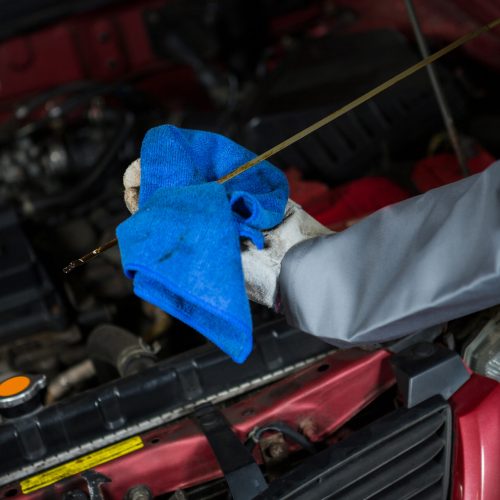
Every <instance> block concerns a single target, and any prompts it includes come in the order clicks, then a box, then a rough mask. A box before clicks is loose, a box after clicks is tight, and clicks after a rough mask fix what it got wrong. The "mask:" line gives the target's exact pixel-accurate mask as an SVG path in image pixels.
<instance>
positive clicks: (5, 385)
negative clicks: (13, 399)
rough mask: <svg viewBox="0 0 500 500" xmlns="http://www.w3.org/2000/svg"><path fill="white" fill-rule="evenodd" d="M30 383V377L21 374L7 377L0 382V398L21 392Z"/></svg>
mask: <svg viewBox="0 0 500 500" xmlns="http://www.w3.org/2000/svg"><path fill="white" fill-rule="evenodd" d="M30 384H31V379H30V378H28V377H25V376H23V375H18V376H16V377H11V378H8V379H7V380H4V381H3V382H1V383H0V398H7V397H9V396H15V395H16V394H19V393H21V392H23V391H24V390H25V389H27V388H28V387H29V385H30Z"/></svg>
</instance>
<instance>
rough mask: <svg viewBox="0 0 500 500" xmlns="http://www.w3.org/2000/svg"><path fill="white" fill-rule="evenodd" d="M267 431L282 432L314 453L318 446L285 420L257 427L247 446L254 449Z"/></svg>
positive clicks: (251, 434)
mask: <svg viewBox="0 0 500 500" xmlns="http://www.w3.org/2000/svg"><path fill="white" fill-rule="evenodd" d="M265 432H281V433H282V434H284V435H285V436H286V437H288V438H289V439H291V440H292V441H294V442H295V443H297V444H298V445H300V446H301V447H302V448H303V449H304V450H306V451H308V452H309V453H311V454H312V455H313V454H314V453H316V447H315V446H314V444H313V443H311V441H309V439H307V438H306V437H305V436H304V435H303V434H301V433H300V432H297V431H296V430H294V429H292V428H291V427H290V426H289V425H288V424H285V423H284V422H279V421H278V422H270V423H268V424H266V425H263V426H262V427H256V428H255V429H254V430H253V431H252V432H251V433H250V435H249V439H248V440H247V442H246V443H245V446H246V447H247V448H248V449H249V450H250V451H252V450H253V448H254V447H255V445H256V444H257V443H258V442H259V441H260V438H261V437H262V435H263V434H264V433H265Z"/></svg>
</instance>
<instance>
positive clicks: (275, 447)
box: [266, 443, 287, 460]
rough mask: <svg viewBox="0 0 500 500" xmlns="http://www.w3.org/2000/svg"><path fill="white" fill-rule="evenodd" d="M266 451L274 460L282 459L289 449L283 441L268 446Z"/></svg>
mask: <svg viewBox="0 0 500 500" xmlns="http://www.w3.org/2000/svg"><path fill="white" fill-rule="evenodd" d="M266 453H267V454H268V456H269V457H270V458H272V459H273V460H280V459H282V458H285V457H286V455H287V450H286V446H285V445H284V444H283V443H273V444H271V445H270V446H269V448H267V450H266Z"/></svg>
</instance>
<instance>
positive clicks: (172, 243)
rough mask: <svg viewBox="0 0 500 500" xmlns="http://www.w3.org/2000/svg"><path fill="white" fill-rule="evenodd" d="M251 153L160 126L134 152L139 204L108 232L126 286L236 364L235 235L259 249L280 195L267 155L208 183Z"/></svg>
mask: <svg viewBox="0 0 500 500" xmlns="http://www.w3.org/2000/svg"><path fill="white" fill-rule="evenodd" d="M254 157H255V155H254V154H253V153H251V152H250V151H248V150H246V149H245V148H243V147H241V146H239V145H238V144H236V143H234V142H233V141H231V140H230V139H227V138H226V137H223V136H220V135H217V134H213V133H209V132H200V131H195V130H185V129H179V128H176V127H173V126H169V125H164V126H160V127H156V128H153V129H151V130H150V131H149V132H148V133H147V134H146V137H145V138H144V141H143V143H142V149H141V189H140V197H139V210H138V212H137V213H136V214H134V215H133V216H131V217H129V218H128V219H127V220H126V221H125V222H123V223H122V224H120V226H119V227H118V229H117V237H118V242H119V245H120V251H121V255H122V263H123V268H124V271H125V274H126V275H127V276H128V277H129V278H132V279H133V280H134V292H135V293H136V295H138V296H139V297H141V298H142V299H144V300H146V301H147V302H150V303H152V304H155V305H156V306H158V307H160V308H161V309H163V310H164V311H166V312H167V313H169V314H171V315H172V316H175V317H177V318H179V319H180V320H181V321H183V322H185V323H187V324H188V325H190V326H192V327H193V328H195V329H196V330H198V331H199V332H200V333H202V334H203V335H205V336H206V337H207V338H208V339H209V340H210V341H212V342H213V343H214V344H216V345H217V346H218V347H220V348H221V349H222V350H223V351H224V352H226V353H227V354H229V355H230V356H231V357H232V358H233V359H234V360H235V361H237V362H239V363H241V362H243V361H244V360H245V359H246V358H247V356H248V355H249V354H250V352H251V350H252V320H251V315H250V306H249V302H248V298H247V296H246V292H245V284H244V279H243V270H242V266H241V256H240V241H239V238H240V237H244V238H250V239H251V240H252V241H253V242H254V244H255V245H256V246H257V247H258V248H263V245H264V238H263V235H262V230H264V229H270V228H272V227H274V226H276V225H278V224H279V223H280V222H281V221H282V219H283V215H284V211H285V206H286V202H287V199H288V184H287V181H286V177H285V175H284V174H283V173H282V172H281V171H280V170H278V169H277V168H276V167H273V166H272V165H271V164H270V163H268V162H262V163H260V164H258V165H256V166H255V167H253V168H251V169H250V170H249V171H247V172H245V173H243V174H241V175H239V176H237V177H235V178H233V179H231V180H230V181H228V182H226V183H224V184H218V183H217V182H215V181H216V180H217V179H220V178H221V177H223V176H224V175H225V174H227V173H228V172H230V171H232V170H234V169H235V168H237V167H238V166H240V165H242V164H243V163H245V162H247V161H249V160H251V159H252V158H254Z"/></svg>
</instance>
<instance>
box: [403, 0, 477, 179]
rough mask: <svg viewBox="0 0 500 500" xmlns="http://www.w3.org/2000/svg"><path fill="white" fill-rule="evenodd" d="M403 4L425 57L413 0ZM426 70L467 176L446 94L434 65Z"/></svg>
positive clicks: (460, 164)
mask: <svg viewBox="0 0 500 500" xmlns="http://www.w3.org/2000/svg"><path fill="white" fill-rule="evenodd" d="M405 5H406V10H407V11H408V17H409V18H410V22H411V25H412V28H413V33H414V34H415V39H416V41H417V45H418V48H419V50H420V54H421V55H422V57H423V58H426V57H428V56H429V47H428V45H427V41H426V40H425V38H424V35H423V34H422V30H421V28H420V23H419V22H418V17H417V13H416V11H415V7H414V5H413V0H405ZM426 70H427V73H428V74H429V80H430V81H431V85H432V88H433V90H434V94H435V95H436V100H437V102H438V106H439V110H440V112H441V115H442V117H443V121H444V126H445V127H446V131H447V132H448V138H449V139H450V142H451V145H452V147H453V150H454V151H455V154H456V156H457V160H458V164H459V166H460V170H461V171H462V174H463V176H464V177H467V176H468V175H469V174H470V172H469V169H468V168H467V158H466V157H465V153H464V151H463V149H462V146H461V144H460V135H459V133H458V131H457V128H456V126H455V121H454V120H453V116H452V114H451V111H450V107H449V105H448V101H447V99H446V96H445V95H444V92H443V87H442V86H441V82H440V81H439V77H438V76H437V74H436V71H435V69H434V66H433V65H432V64H429V65H428V66H427V67H426Z"/></svg>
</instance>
